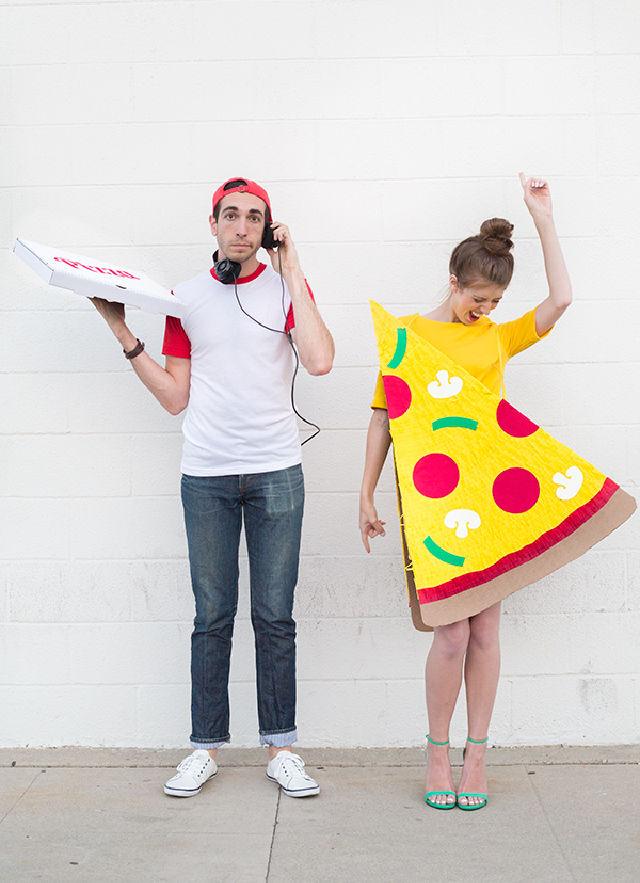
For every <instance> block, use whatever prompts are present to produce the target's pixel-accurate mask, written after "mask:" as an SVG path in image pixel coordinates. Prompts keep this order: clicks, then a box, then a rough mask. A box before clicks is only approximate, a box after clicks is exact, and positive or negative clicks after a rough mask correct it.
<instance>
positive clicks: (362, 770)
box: [0, 746, 640, 883]
mask: <svg viewBox="0 0 640 883" xmlns="http://www.w3.org/2000/svg"><path fill="white" fill-rule="evenodd" d="M301 754H303V756H304V757H305V759H306V761H307V766H308V768H309V770H310V772H311V774H312V775H313V776H314V777H316V778H317V779H318V780H319V782H320V784H321V787H322V793H321V794H320V796H319V797H314V798H307V799H305V800H293V799H290V798H287V797H281V796H280V795H279V792H278V790H277V788H276V786H275V785H273V783H271V782H269V781H268V780H267V779H266V777H265V775H264V757H263V754H262V752H261V751H258V750H240V749H236V750H233V749H228V750H227V751H226V752H225V753H224V756H223V763H222V767H221V772H220V774H219V775H218V776H217V777H216V778H215V779H214V780H213V781H211V782H209V783H208V784H207V785H206V786H205V788H204V789H203V791H202V793H201V794H200V795H198V796H197V797H195V798H191V799H182V800H181V799H177V798H169V797H166V796H165V795H164V794H163V793H162V784H163V782H164V780H165V779H166V778H168V776H169V774H170V771H171V768H172V767H174V766H175V765H176V764H177V763H178V762H179V761H180V760H181V759H182V757H184V755H185V752H184V751H175V750H171V751H141V750H128V749H86V748H60V749H40V750H28V749H0V880H2V881H17V880H36V879H38V880H77V881H85V880H104V881H107V880H108V881H111V880H131V881H141V880H154V881H158V880H172V881H173V880H176V881H178V880H184V881H199V880H207V881H232V883H236V881H265V880H268V881H274V883H275V881H303V880H304V881H307V880H312V881H316V880H317V881H327V880H331V881H334V880H339V881H340V880H345V881H347V880H348V881H361V880H362V881H364V880H367V881H393V883H395V881H413V880H416V881H417V880H427V879H429V880H431V879H433V880H442V881H458V880H460V881H462V880H464V881H469V880H471V879H475V880H489V881H496V880H504V881H516V880H522V879H529V880H535V881H547V880H548V881H552V880H553V881H563V880H581V881H591V880H592V881H602V880H607V879H616V880H617V881H625V880H629V881H630V880H637V879H638V875H639V871H638V863H639V860H640V810H639V809H638V795H639V794H640V766H639V765H638V761H639V759H640V748H638V746H621V747H606V748H561V747H554V748H535V749H533V748H520V749H492V750H491V751H490V753H489V757H490V760H491V768H490V770H489V786H490V792H491V803H490V804H489V806H488V807H487V808H486V809H484V810H481V811H480V812H476V813H463V812H460V811H459V810H457V809H456V810H453V811H451V812H437V811H435V810H430V809H429V808H427V807H426V806H425V805H424V803H423V802H422V792H423V779H424V760H425V758H424V754H423V752H422V751H420V750H419V749H400V750H391V749H375V750H364V749H358V750H352V751H349V750H345V751H337V750H328V749H322V750H320V749H310V750H307V751H303V750H302V749H301ZM452 758H453V759H454V760H455V762H456V763H458V764H459V762H460V752H459V751H454V752H452ZM454 772H455V773H456V774H457V772H458V770H455V771H454Z"/></svg>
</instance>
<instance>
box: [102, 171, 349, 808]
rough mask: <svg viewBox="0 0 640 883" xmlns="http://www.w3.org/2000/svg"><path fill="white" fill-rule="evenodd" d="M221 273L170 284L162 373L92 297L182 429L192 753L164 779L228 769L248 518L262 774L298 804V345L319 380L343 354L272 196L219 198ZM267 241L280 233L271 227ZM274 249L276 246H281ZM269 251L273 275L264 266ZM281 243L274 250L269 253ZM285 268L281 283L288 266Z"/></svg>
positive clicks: (188, 789)
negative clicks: (221, 760) (172, 305)
mask: <svg viewBox="0 0 640 883" xmlns="http://www.w3.org/2000/svg"><path fill="white" fill-rule="evenodd" d="M209 225H210V228H211V233H212V234H213V236H214V237H216V238H217V241H218V251H217V252H216V253H215V254H214V267H213V268H212V269H210V270H207V271H206V272H204V273H201V274H200V275H199V276H196V277H195V278H194V279H192V280H190V281H189V282H185V283H183V284H181V285H178V287H177V288H176V289H175V295H176V297H178V298H180V300H181V301H183V302H184V303H185V304H186V315H185V318H183V320H182V322H180V321H179V320H177V319H174V318H171V317H168V318H167V320H166V327H165V337H164V345H163V354H164V355H165V357H166V358H165V367H164V368H163V367H162V366H161V365H159V364H158V363H157V362H155V361H154V360H153V359H152V358H151V357H150V356H149V355H147V353H145V352H144V351H143V350H144V344H142V343H141V342H140V341H139V340H138V339H137V338H136V337H135V335H133V334H132V332H131V331H130V330H129V328H128V327H127V325H126V323H125V313H124V307H123V306H122V305H120V304H113V303H109V302H107V301H103V300H100V299H95V300H94V303H95V305H96V308H97V309H98V311H99V312H100V313H101V315H102V316H103V317H104V318H105V319H106V320H107V322H108V324H109V327H110V328H111V330H112V331H113V333H114V334H115V336H116V338H117V339H118V341H119V342H120V344H121V345H122V347H123V350H124V354H125V357H127V358H128V359H130V361H131V364H132V366H133V368H134V370H135V372H136V374H137V375H138V377H139V378H140V379H141V380H142V382H143V383H144V384H145V386H146V387H147V388H148V389H149V390H150V391H151V392H152V393H153V394H154V395H155V397H156V398H157V399H158V401H159V402H160V404H161V405H162V406H163V407H164V408H166V410H167V411H169V412H170V413H171V414H179V413H180V412H181V411H183V410H184V409H185V408H186V409H187V412H186V417H185V421H184V424H183V434H184V444H183V452H182V465H181V470H182V480H181V494H182V503H183V508H184V515H185V524H186V531H187V541H188V548H189V563H190V568H191V582H192V587H193V592H194V597H195V610H196V615H195V619H194V630H193V634H192V640H191V684H192V701H191V716H192V732H191V746H192V747H193V748H194V749H195V750H194V751H193V753H192V754H190V755H189V756H188V757H187V758H185V760H183V761H182V763H180V764H179V766H178V768H177V774H176V775H175V776H173V777H172V778H171V779H169V781H168V782H167V783H166V784H165V787H164V790H165V793H166V794H169V795H172V796H177V797H191V796H193V795H195V794H197V793H198V792H199V791H200V790H201V789H202V786H203V784H204V783H205V782H206V781H207V780H208V779H210V778H211V777H212V776H214V775H215V774H216V773H217V771H218V766H217V754H218V749H219V748H220V747H221V746H222V745H224V744H225V743H227V742H228V741H229V739H230V735H229V701H228V680H229V658H230V653H231V643H232V635H233V626H234V619H235V614H236V607H237V599H238V547H239V540H240V530H241V524H242V519H243V516H244V525H245V536H246V542H247V550H248V554H249V570H250V583H251V619H252V623H253V629H254V635H255V648H256V674H257V691H258V719H259V728H260V742H261V744H263V745H265V746H266V747H267V749H268V755H269V760H268V765H267V776H268V777H269V778H270V779H272V780H273V781H274V782H276V783H278V785H279V786H281V787H282V789H283V791H284V793H285V794H287V795H289V796H292V797H307V796H310V795H314V794H318V793H319V787H318V784H317V782H315V781H314V780H313V779H312V778H311V777H310V776H308V775H307V774H306V772H305V769H304V762H303V761H302V759H301V758H300V756H299V755H297V754H294V753H293V752H292V750H291V746H292V745H293V743H294V742H295V741H296V739H297V732H296V723H295V704H296V676H295V623H294V620H293V619H292V609H293V595H294V588H295V585H296V582H297V577H298V562H299V556H300V534H301V525H302V512H303V505H304V478H303V474H302V466H301V451H300V440H299V435H298V428H297V423H296V418H295V414H294V412H293V410H292V407H291V384H292V374H293V352H292V347H291V344H290V341H289V335H290V336H291V338H292V339H293V341H294V343H295V345H296V347H297V349H298V353H299V357H300V361H301V363H302V365H303V366H304V367H305V368H306V370H307V371H308V372H309V373H310V374H315V375H320V374H327V373H328V372H329V371H330V370H331V367H332V364H333V356H334V344H333V339H332V337H331V334H330V332H329V331H328V329H327V327H326V326H325V324H324V322H323V321H322V317H321V316H320V313H319V312H318V308H317V306H316V305H315V302H314V299H313V294H312V292H311V289H310V288H309V287H308V285H307V283H306V280H305V277H304V273H303V272H302V269H301V267H300V263H299V260H298V254H297V251H296V248H295V246H294V243H293V240H292V238H291V234H290V232H289V229H288V227H287V226H286V225H285V224H280V223H276V222H274V221H273V220H272V216H271V204H270V200H269V195H268V194H267V191H266V190H264V189H263V188H262V187H260V186H259V185H258V184H256V183H255V182H253V181H249V180H248V179H244V178H233V179H229V180H228V181H227V182H225V183H224V184H223V185H222V186H221V187H219V188H218V189H217V190H216V191H215V193H214V194H213V205H212V214H211V216H210V218H209ZM270 231H271V238H270V236H269V232H270ZM274 240H275V242H274ZM263 242H264V244H265V246H266V247H267V248H268V253H269V255H270V258H271V262H272V265H273V267H268V266H266V265H265V264H262V263H260V262H259V261H258V259H257V257H256V255H257V252H258V250H259V248H260V247H261V244H262V243H263ZM274 244H275V245H277V251H276V250H275V249H274V248H273V247H269V246H272V245H274ZM279 270H280V271H281V275H280V272H278V271H279Z"/></svg>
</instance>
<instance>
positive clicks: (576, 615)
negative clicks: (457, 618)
mask: <svg viewBox="0 0 640 883" xmlns="http://www.w3.org/2000/svg"><path fill="white" fill-rule="evenodd" d="M240 591H241V593H242V589H241V590H240ZM246 591H247V592H248V591H249V587H248V586H247V587H246ZM633 614H636V615H640V609H639V610H618V609H611V610H571V611H562V612H559V613H502V614H501V616H502V618H503V619H506V620H514V619H517V620H520V619H530V618H532V617H534V618H542V617H546V618H548V619H556V618H557V617H562V618H563V619H584V617H585V616H597V617H598V618H601V617H612V616H615V617H621V618H629V617H630V616H632V615H633ZM235 621H236V622H246V623H249V622H251V616H250V615H249V614H243V615H242V616H240V615H237V616H236V618H235ZM388 621H390V622H406V621H408V614H407V613H406V612H404V611H403V612H401V613H397V614H380V615H379V616H375V615H374V616H371V615H367V616H360V615H357V614H354V615H353V616H328V615H326V614H321V615H317V616H304V615H303V616H296V623H298V624H299V623H301V622H313V623H317V622H323V623H327V624H329V623H338V622H359V623H362V622H367V623H369V622H388ZM1 624H2V625H41V626H50V625H72V626H78V628H84V627H86V626H87V625H113V626H122V625H189V626H191V625H193V622H192V617H189V616H185V617H184V618H182V619H9V620H6V621H5V622H4V623H1ZM426 636H427V635H426V634H425V637H426Z"/></svg>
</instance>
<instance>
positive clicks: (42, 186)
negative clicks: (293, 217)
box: [0, 121, 639, 247]
mask: <svg viewBox="0 0 640 883" xmlns="http://www.w3.org/2000/svg"><path fill="white" fill-rule="evenodd" d="M294 122H295V121H294ZM341 122H342V121H341ZM84 128H86V125H85V126H84ZM511 177H512V176H511V175H438V176H433V177H426V178H420V177H416V178H387V177H381V178H353V177H351V178H318V177H315V178H287V179H282V180H279V181H271V182H269V181H264V182H263V183H264V184H265V185H268V186H269V187H279V186H285V187H287V186H290V185H292V184H294V185H298V184H300V185H304V186H311V187H317V186H320V185H325V184H338V185H343V184H350V185H353V184H356V185H361V184H362V185H365V184H390V185H393V186H397V185H398V184H414V185H415V184H422V183H432V182H436V183H439V184H452V183H469V182H470V181H493V182H499V181H510V180H511ZM553 177H554V180H563V181H580V182H581V181H585V180H586V181H593V175H592V174H586V173H585V174H581V175H567V174H562V173H559V174H556V175H554V176H553ZM638 178H639V176H638V175H637V174H635V175H621V174H617V175H598V176H597V182H601V181H611V180H617V181H622V182H628V181H632V182H636V181H637V180H638ZM211 186H212V185H211V181H200V180H188V181H176V180H174V179H171V180H167V179H164V180H161V181H139V180H130V181H105V182H103V183H95V182H93V181H88V182H82V181H81V182H73V181H66V182H64V183H59V184H56V183H51V182H50V181H49V182H40V183H33V184H31V183H17V184H2V185H1V186H0V190H38V191H42V190H59V189H60V188H67V189H69V190H71V189H76V188H85V189H86V188H91V189H93V190H96V189H111V190H113V189H114V188H115V187H129V188H131V189H133V188H141V187H153V188H158V187H207V188H211ZM614 236H615V234H609V236H608V238H613V237H614ZM626 237H627V238H629V239H630V238H632V236H631V234H629V233H627V234H626ZM454 238H455V237H451V236H439V237H428V238H427V239H426V241H428V242H451V241H452V239H454ZM578 238H579V239H585V238H593V239H595V238H600V234H592V235H590V236H589V237H587V236H586V235H585V234H584V233H563V235H562V236H561V237H560V239H578ZM526 240H532V241H533V242H535V241H536V238H535V236H531V235H529V236H527V235H519V236H517V237H516V239H515V240H514V241H515V242H521V241H526ZM309 241H317V242H320V240H299V241H298V245H305V244H308V243H309ZM326 241H328V242H337V243H341V244H343V243H344V242H345V240H344V238H342V239H336V240H326ZM348 241H349V242H363V241H364V242H367V241H370V240H360V239H354V240H348ZM407 241H409V242H422V241H425V240H424V239H420V238H414V239H410V240H407V239H404V238H400V237H399V238H398V239H389V238H388V237H385V242H398V243H406V242H407ZM207 243H208V241H207V240H205V239H199V240H195V241H192V242H185V243H180V244H181V245H197V246H206V245H207ZM63 244H64V243H63ZM133 244H134V245H135V243H133ZM150 244H154V243H150ZM155 244H157V245H162V243H155ZM171 244H172V245H176V243H171ZM129 245H130V246H131V245H132V244H131V243H129ZM85 247H86V246H85Z"/></svg>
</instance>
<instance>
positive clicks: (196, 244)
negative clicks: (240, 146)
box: [0, 175, 638, 312]
mask: <svg viewBox="0 0 640 883" xmlns="http://www.w3.org/2000/svg"><path fill="white" fill-rule="evenodd" d="M585 177H586V176H585ZM612 177H613V176H612ZM637 178H638V176H636V175H633V176H632V180H633V181H634V182H635V181H636V180H637ZM434 180H441V181H443V182H445V181H446V180H455V179H453V178H451V179H445V178H438V179H434ZM622 180H623V181H627V180H628V179H627V178H623V179H622ZM285 183H290V182H285ZM301 183H309V182H301ZM326 183H331V182H326ZM394 183H397V182H394ZM32 186H33V187H37V189H38V190H39V191H41V190H46V189H53V190H59V189H61V188H66V189H68V190H74V189H82V188H84V189H88V188H91V189H94V190H101V189H102V190H109V189H113V188H114V187H129V188H139V187H154V188H155V187H158V186H162V187H173V186H176V187H181V186H185V187H191V186H194V185H192V184H174V183H173V182H165V183H164V184H161V185H159V184H135V183H132V184H122V185H120V184H43V185H40V186H38V185H35V184H34V185H25V186H22V185H19V184H16V185H12V186H9V185H0V193H1V192H2V191H3V190H24V189H27V188H28V187H32ZM198 186H203V187H204V186H208V187H210V186H211V185H210V184H206V182H201V185H200V184H198ZM270 186H271V185H270ZM559 238H560V239H561V240H562V239H582V240H584V241H585V242H591V241H592V240H598V241H601V240H603V239H605V240H606V239H635V238H637V237H635V236H633V235H632V234H629V233H627V234H613V233H612V234H606V235H605V234H601V233H567V234H564V233H563V234H562V235H561V236H560V237H559ZM453 241H454V237H451V236H450V237H433V236H426V237H423V238H412V239H388V238H385V243H387V242H395V243H397V244H398V245H402V246H404V247H406V246H411V245H424V244H425V243H434V244H436V245H440V244H442V243H444V244H447V245H449V244H450V243H451V242H453ZM513 241H514V242H515V243H516V244H517V243H518V242H532V243H535V242H538V241H539V240H536V237H535V236H527V235H526V234H524V235H520V236H514V239H513ZM297 244H298V245H305V246H307V245H342V246H351V245H373V246H379V245H380V241H379V240H378V239H376V238H373V237H372V238H369V239H349V240H345V239H299V240H298V243H297ZM73 245H74V246H75V245H77V243H74V244H73ZM66 246H69V247H71V245H70V244H69V243H64V242H59V243H58V247H59V248H65V247H66ZM209 246H210V243H209V241H208V240H205V239H202V240H196V241H193V242H173V241H171V242H166V241H165V242H133V243H132V242H93V243H92V242H85V243H84V244H83V245H82V246H79V247H81V248H92V249H93V248H117V249H121V250H125V249H127V250H128V249H137V250H139V249H141V248H162V249H174V248H177V249H184V248H201V249H203V250H210V247H209ZM0 251H3V252H6V253H7V255H9V254H11V253H13V245H0ZM337 303H342V301H337ZM363 303H368V301H363ZM59 312H65V310H64V309H63V308H61V309H60V311H59ZM87 312H88V310H87Z"/></svg>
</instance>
